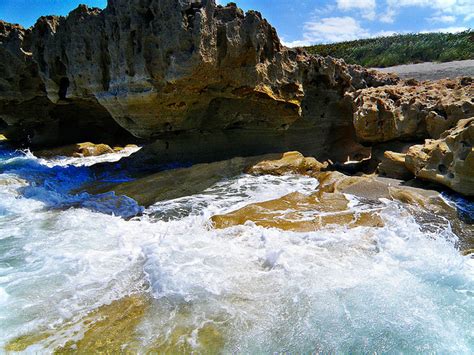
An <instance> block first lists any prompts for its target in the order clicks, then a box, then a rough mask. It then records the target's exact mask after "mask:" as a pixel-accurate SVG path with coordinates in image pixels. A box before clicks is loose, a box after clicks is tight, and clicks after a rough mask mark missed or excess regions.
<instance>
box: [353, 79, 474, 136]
mask: <svg viewBox="0 0 474 355" xmlns="http://www.w3.org/2000/svg"><path fill="white" fill-rule="evenodd" d="M351 97H352V98H353V99H354V126H355V129H356V133H357V137H358V138H359V140H360V141H362V142H367V143H377V142H387V141H391V140H394V139H404V140H409V139H411V140H413V139H420V138H423V139H424V138H427V137H431V138H435V139H437V138H439V136H440V135H441V134H442V133H443V132H444V131H446V130H447V129H450V128H452V127H454V126H455V125H456V123H457V122H458V121H459V120H461V119H464V118H469V117H471V116H473V115H474V101H473V97H474V79H472V78H459V79H455V80H440V81H436V82H423V83H418V82H414V83H413V82H409V83H407V82H405V83H401V84H398V85H390V86H384V87H379V88H368V89H363V90H360V91H358V92H356V93H355V94H352V95H351Z"/></svg>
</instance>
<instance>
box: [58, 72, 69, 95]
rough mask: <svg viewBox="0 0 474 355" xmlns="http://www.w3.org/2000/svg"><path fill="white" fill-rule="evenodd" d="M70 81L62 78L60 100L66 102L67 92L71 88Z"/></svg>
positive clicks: (60, 81)
mask: <svg viewBox="0 0 474 355" xmlns="http://www.w3.org/2000/svg"><path fill="white" fill-rule="evenodd" d="M69 84H70V83H69V79H68V78H67V77H62V78H61V79H60V80H59V92H58V96H59V99H60V100H66V98H67V90H68V88H69Z"/></svg>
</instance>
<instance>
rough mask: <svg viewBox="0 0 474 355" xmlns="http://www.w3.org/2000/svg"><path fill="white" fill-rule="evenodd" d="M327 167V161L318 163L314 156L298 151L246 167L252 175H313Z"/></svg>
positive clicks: (247, 171)
mask: <svg viewBox="0 0 474 355" xmlns="http://www.w3.org/2000/svg"><path fill="white" fill-rule="evenodd" d="M327 167H328V163H320V162H319V161H317V160H316V159H315V158H312V157H309V158H305V157H304V155H303V154H301V153H300V152H287V153H284V154H283V156H282V157H281V159H278V160H264V161H261V162H259V163H258V164H255V165H252V166H251V167H249V168H247V169H246V171H245V172H246V173H248V174H252V175H277V176H279V175H285V174H300V175H309V176H311V175H314V174H316V173H318V172H320V171H321V170H324V169H326V168H327Z"/></svg>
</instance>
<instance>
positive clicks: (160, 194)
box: [86, 155, 275, 207]
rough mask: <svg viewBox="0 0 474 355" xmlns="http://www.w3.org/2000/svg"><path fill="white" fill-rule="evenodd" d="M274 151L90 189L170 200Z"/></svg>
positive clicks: (141, 199) (147, 200) (142, 201)
mask: <svg viewBox="0 0 474 355" xmlns="http://www.w3.org/2000/svg"><path fill="white" fill-rule="evenodd" d="M272 157H275V156H274V155H268V156H260V157H251V158H234V159H230V160H226V161H221V162H214V163H210V164H197V165H194V166H192V167H189V168H178V169H172V170H167V171H162V172H158V173H155V174H151V175H148V176H145V177H142V178H138V179H136V180H134V181H131V182H125V183H121V184H117V185H113V186H105V187H103V186H99V187H97V186H93V187H89V188H87V189H86V190H87V192H89V193H93V194H103V193H106V192H110V191H113V192H114V193H115V195H117V196H128V197H130V198H132V199H134V200H135V201H137V202H138V204H139V205H141V206H145V207H148V206H150V205H152V204H154V203H156V202H158V201H163V200H171V199H175V198H179V197H183V196H189V195H193V194H196V193H198V192H201V191H203V190H205V189H207V188H209V187H211V186H212V185H214V184H215V183H217V182H219V181H221V180H222V179H224V178H226V177H232V176H236V175H239V174H241V173H242V171H243V170H244V169H245V168H246V167H247V166H249V165H251V164H255V163H256V162H258V161H260V160H262V159H265V158H267V159H268V158H272Z"/></svg>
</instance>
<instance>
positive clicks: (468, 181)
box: [406, 118, 474, 196]
mask: <svg viewBox="0 0 474 355" xmlns="http://www.w3.org/2000/svg"><path fill="white" fill-rule="evenodd" d="M473 146H474V118H470V119H466V120H461V121H459V122H458V124H457V125H456V127H455V128H453V129H452V130H449V131H447V132H445V133H443V134H442V135H441V137H440V139H438V140H427V141H426V143H425V144H424V145H416V146H413V147H411V148H410V150H409V151H408V153H407V156H406V166H407V167H408V169H410V171H412V172H413V173H414V174H415V176H416V177H417V178H420V179H423V180H428V181H433V182H437V183H440V184H442V185H445V186H447V187H449V188H451V189H453V190H454V191H456V192H459V193H461V194H463V195H466V196H474V148H473Z"/></svg>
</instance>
